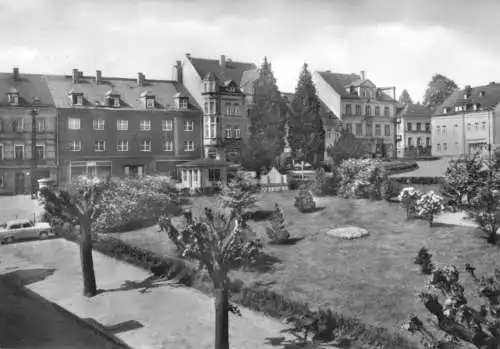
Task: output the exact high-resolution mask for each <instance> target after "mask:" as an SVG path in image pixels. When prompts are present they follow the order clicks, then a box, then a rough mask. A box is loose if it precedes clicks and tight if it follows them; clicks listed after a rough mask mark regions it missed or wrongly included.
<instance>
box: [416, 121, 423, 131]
mask: <svg viewBox="0 0 500 349" xmlns="http://www.w3.org/2000/svg"><path fill="white" fill-rule="evenodd" d="M420 131H422V124H421V123H420V122H417V132H420Z"/></svg>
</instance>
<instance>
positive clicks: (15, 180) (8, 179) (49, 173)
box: [0, 165, 57, 195]
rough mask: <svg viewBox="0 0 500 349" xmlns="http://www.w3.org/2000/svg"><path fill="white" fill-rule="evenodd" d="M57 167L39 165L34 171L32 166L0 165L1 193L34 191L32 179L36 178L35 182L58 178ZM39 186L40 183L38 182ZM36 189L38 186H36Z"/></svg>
mask: <svg viewBox="0 0 500 349" xmlns="http://www.w3.org/2000/svg"><path fill="white" fill-rule="evenodd" d="M56 176H57V169H56V167H55V166H53V167H39V168H37V169H36V170H35V171H34V173H33V172H32V170H31V168H30V166H29V165H28V166H20V167H16V168H2V167H0V195H17V194H30V193H31V192H32V188H31V180H32V178H33V177H34V178H35V180H36V181H35V184H36V183H38V182H37V181H38V180H39V179H45V178H51V179H56ZM36 185H37V186H38V184H36ZM34 189H35V191H36V190H38V188H34Z"/></svg>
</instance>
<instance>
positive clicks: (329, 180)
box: [308, 168, 337, 196]
mask: <svg viewBox="0 0 500 349" xmlns="http://www.w3.org/2000/svg"><path fill="white" fill-rule="evenodd" d="M308 187H309V190H311V191H312V192H313V194H314V195H316V196H328V195H335V194H336V193H337V179H336V178H335V176H329V175H328V174H327V173H326V172H325V170H324V169H322V168H320V169H319V170H317V171H316V173H315V175H314V178H313V179H312V180H311V181H310V182H309V183H308Z"/></svg>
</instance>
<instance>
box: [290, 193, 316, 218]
mask: <svg viewBox="0 0 500 349" xmlns="http://www.w3.org/2000/svg"><path fill="white" fill-rule="evenodd" d="M295 207H297V209H298V210H299V212H301V213H307V212H311V211H313V210H314V209H315V208H316V202H315V201H314V197H313V195H312V193H311V191H309V190H307V189H301V190H300V191H299V196H297V197H296V198H295Z"/></svg>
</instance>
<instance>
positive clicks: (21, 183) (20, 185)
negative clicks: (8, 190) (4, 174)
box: [14, 172, 26, 195]
mask: <svg viewBox="0 0 500 349" xmlns="http://www.w3.org/2000/svg"><path fill="white" fill-rule="evenodd" d="M25 183H26V175H25V174H24V173H22V172H18V173H16V177H15V183H14V191H15V193H16V195H17V194H24V192H25Z"/></svg>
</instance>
